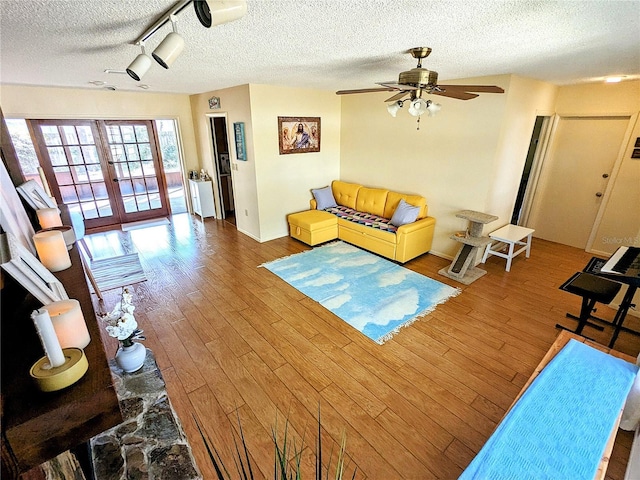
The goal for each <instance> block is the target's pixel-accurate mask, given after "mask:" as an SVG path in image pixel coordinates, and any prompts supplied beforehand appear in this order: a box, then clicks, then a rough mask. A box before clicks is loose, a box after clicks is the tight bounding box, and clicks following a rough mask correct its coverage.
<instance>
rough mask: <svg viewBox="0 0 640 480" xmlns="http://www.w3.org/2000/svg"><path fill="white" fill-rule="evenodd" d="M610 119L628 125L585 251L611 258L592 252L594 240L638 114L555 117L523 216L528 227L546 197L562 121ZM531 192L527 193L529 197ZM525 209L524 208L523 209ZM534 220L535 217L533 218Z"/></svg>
mask: <svg viewBox="0 0 640 480" xmlns="http://www.w3.org/2000/svg"><path fill="white" fill-rule="evenodd" d="M609 117H627V118H628V123H627V128H626V130H625V133H624V135H623V140H622V142H621V144H620V147H619V150H618V154H617V156H616V159H615V160H614V162H613V166H612V169H611V174H610V178H609V181H608V182H607V186H606V188H605V191H604V194H603V196H602V201H601V202H600V207H599V208H598V212H597V213H596V216H595V219H594V222H593V225H592V226H591V233H590V234H589V238H588V240H587V244H586V246H585V251H586V252H588V253H594V254H597V255H604V256H607V257H608V256H609V255H610V254H609V253H608V252H600V251H594V250H592V247H593V243H594V240H595V238H596V235H597V233H598V230H599V228H600V224H601V222H602V217H603V216H604V212H605V211H606V208H607V205H608V203H609V197H610V196H611V191H612V189H613V188H614V185H615V182H616V179H617V177H618V173H619V171H620V167H621V165H622V161H623V159H624V152H625V149H626V146H627V145H628V143H629V140H630V139H631V134H632V133H633V128H634V125H635V123H636V120H637V118H638V113H630V112H626V113H617V112H616V113H603V114H596V113H565V114H556V115H554V116H553V121H552V125H551V128H550V129H549V135H548V142H547V144H546V145H545V146H544V153H543V155H542V157H541V158H540V161H539V164H540V166H539V171H538V172H536V173H535V175H534V176H535V181H534V183H533V184H532V185H534V191H533V193H532V195H531V200H530V206H529V207H528V209H527V211H526V217H525V216H524V215H523V219H524V220H525V221H524V222H523V225H527V224H528V222H529V220H530V219H531V218H532V216H531V213H532V212H534V213H535V212H536V210H537V208H538V206H539V205H540V202H541V201H542V197H543V196H544V191H540V185H541V184H542V185H544V183H545V182H544V181H543V180H544V179H545V178H546V177H547V176H548V175H550V173H549V157H550V155H551V152H553V151H554V146H555V143H556V141H557V135H556V133H557V130H558V125H559V123H560V121H561V120H562V119H564V118H609ZM528 194H529V192H527V195H528ZM525 202H527V203H528V202H529V200H528V199H525ZM523 208H524V207H523ZM533 218H534V217H533Z"/></svg>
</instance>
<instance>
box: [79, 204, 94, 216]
mask: <svg viewBox="0 0 640 480" xmlns="http://www.w3.org/2000/svg"><path fill="white" fill-rule="evenodd" d="M80 207H81V208H82V215H83V216H84V218H86V219H87V220H90V219H93V218H98V210H97V208H96V204H95V202H82V203H81V204H80Z"/></svg>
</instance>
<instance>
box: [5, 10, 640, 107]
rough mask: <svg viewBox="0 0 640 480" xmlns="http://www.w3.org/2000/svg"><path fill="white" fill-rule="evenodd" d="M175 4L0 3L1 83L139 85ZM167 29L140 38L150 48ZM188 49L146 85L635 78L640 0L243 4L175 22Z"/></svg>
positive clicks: (172, 88) (187, 13)
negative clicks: (428, 77)
mask: <svg viewBox="0 0 640 480" xmlns="http://www.w3.org/2000/svg"><path fill="white" fill-rule="evenodd" d="M175 3H176V2H175V1H174V0H131V1H124V0H30V1H27V0H16V1H14V0H0V82H1V83H8V84H28V85H47V86H65V87H82V88H95V89H98V88H103V87H97V86H93V85H92V84H90V83H89V82H90V81H93V80H101V81H104V82H106V83H107V84H109V85H114V86H116V87H117V88H118V89H120V90H134V91H141V90H140V88H138V85H139V84H138V83H137V82H135V81H134V80H132V79H131V78H129V77H128V76H127V75H122V74H108V73H104V70H105V69H116V70H124V69H125V68H126V67H127V65H128V64H129V63H130V62H131V61H132V60H133V59H134V57H135V56H136V55H137V54H138V53H139V52H140V51H139V47H136V46H134V45H132V42H134V41H135V39H136V38H138V37H139V36H140V35H141V34H142V33H143V32H144V30H145V29H146V28H147V27H149V26H150V25H151V24H153V22H154V21H155V20H156V19H157V18H158V17H160V16H161V15H162V14H163V13H164V12H166V11H167V10H168V9H169V8H170V7H172V6H173V5H174V4H175ZM169 31H170V25H165V26H164V27H163V28H162V29H161V30H160V31H159V32H158V33H156V34H155V35H153V36H152V37H151V38H150V39H149V41H148V42H147V53H150V51H151V50H153V49H154V48H155V47H156V46H157V44H158V43H159V42H160V41H161V40H162V38H164V36H165V35H166V34H167V33H168V32H169ZM178 31H179V33H180V34H181V35H182V36H183V37H184V39H185V43H186V45H185V50H184V52H183V53H182V55H181V56H180V57H178V59H177V60H176V61H175V63H174V64H173V66H172V67H171V68H170V69H169V70H165V69H163V68H162V67H160V66H159V65H158V64H156V63H155V62H154V64H153V66H152V67H151V70H150V71H149V73H147V75H145V76H144V78H143V79H142V82H141V83H144V84H148V85H149V86H150V88H149V90H148V91H156V92H176V93H189V94H193V93H201V92H206V91H211V90H215V89H219V88H225V87H230V86H234V85H241V84H246V83H262V84H272V85H285V86H293V87H309V88H318V89H326V90H338V89H351V88H367V87H375V86H376V85H375V82H381V81H395V80H396V79H397V75H398V73H399V72H400V71H402V70H408V69H410V68H412V67H414V66H415V60H414V59H412V58H411V57H410V56H409V55H407V54H406V53H403V52H405V51H406V50H407V49H409V48H411V47H417V46H428V47H431V48H433V52H432V53H431V56H430V57H429V58H428V59H426V61H425V62H424V64H423V66H425V67H427V68H429V69H431V70H435V71H437V72H439V75H440V78H439V81H440V82H443V81H445V80H452V79H463V78H470V77H477V76H484V75H498V74H517V75H521V76H525V77H530V78H535V79H539V80H544V81H547V82H551V83H554V84H558V85H562V84H571V83H580V82H585V81H596V80H600V79H602V77H604V76H608V75H613V74H623V75H627V76H629V77H635V78H639V77H640V1H638V0H634V1H617V0H610V1H572V0H565V1H530V0H512V1H491V0H489V1H483V2H479V1H469V0H466V1H427V0H350V1H347V0H298V1H284V0H248V13H247V15H246V16H245V17H243V18H242V19H240V20H238V21H235V22H232V23H228V24H225V25H220V26H217V27H212V28H210V29H206V28H204V27H202V26H201V25H200V23H199V22H198V20H197V18H196V16H195V13H194V11H193V8H192V6H189V7H188V8H186V9H185V10H183V11H182V12H181V13H180V14H179V15H178Z"/></svg>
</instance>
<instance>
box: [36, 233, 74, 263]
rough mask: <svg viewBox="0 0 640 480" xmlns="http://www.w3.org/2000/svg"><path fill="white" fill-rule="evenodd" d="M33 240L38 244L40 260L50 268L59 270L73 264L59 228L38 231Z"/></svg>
mask: <svg viewBox="0 0 640 480" xmlns="http://www.w3.org/2000/svg"><path fill="white" fill-rule="evenodd" d="M33 242H34V243H35V245H36V251H37V252H38V257H39V258H40V262H41V263H42V265H44V266H45V267H46V268H47V269H48V270H50V271H52V272H59V271H60V270H64V269H66V268H69V267H70V266H71V259H70V258H69V251H68V250H67V244H66V243H65V241H64V237H63V236H62V232H60V231H58V230H48V231H46V232H38V233H36V234H35V235H34V236H33Z"/></svg>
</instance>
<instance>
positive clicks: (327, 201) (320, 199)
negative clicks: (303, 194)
mask: <svg viewBox="0 0 640 480" xmlns="http://www.w3.org/2000/svg"><path fill="white" fill-rule="evenodd" d="M311 193H313V198H315V199H316V203H317V205H316V208H317V209H318V210H326V209H327V208H330V207H337V206H338V204H337V203H336V199H335V198H333V192H332V191H331V187H324V188H316V189H313V190H311Z"/></svg>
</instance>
